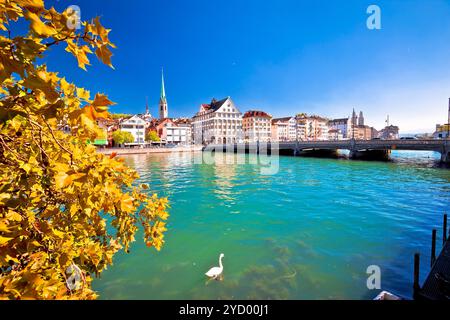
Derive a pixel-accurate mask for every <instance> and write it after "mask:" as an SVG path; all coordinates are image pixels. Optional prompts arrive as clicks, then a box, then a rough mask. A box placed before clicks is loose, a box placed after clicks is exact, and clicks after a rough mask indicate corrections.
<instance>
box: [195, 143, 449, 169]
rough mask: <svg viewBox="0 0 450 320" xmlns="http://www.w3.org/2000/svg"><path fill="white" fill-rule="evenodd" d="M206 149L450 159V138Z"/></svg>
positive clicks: (211, 146)
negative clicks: (427, 154)
mask: <svg viewBox="0 0 450 320" xmlns="http://www.w3.org/2000/svg"><path fill="white" fill-rule="evenodd" d="M203 150H204V151H208V150H210V151H212V150H222V151H225V150H233V151H234V152H239V151H244V152H250V153H266V152H268V153H270V152H271V151H272V152H273V151H274V150H276V151H278V152H279V153H282V154H293V155H300V154H304V153H312V154H313V153H314V152H325V153H326V152H335V151H336V150H349V151H350V158H361V157H369V158H370V157H372V156H374V157H375V158H378V157H384V158H386V157H388V156H389V154H390V152H391V150H417V151H435V152H439V153H440V154H441V161H442V162H446V163H450V140H412V139H411V140H341V141H292V142H277V143H270V142H269V143H263V142H261V143H245V144H224V145H208V146H206V147H204V149H203Z"/></svg>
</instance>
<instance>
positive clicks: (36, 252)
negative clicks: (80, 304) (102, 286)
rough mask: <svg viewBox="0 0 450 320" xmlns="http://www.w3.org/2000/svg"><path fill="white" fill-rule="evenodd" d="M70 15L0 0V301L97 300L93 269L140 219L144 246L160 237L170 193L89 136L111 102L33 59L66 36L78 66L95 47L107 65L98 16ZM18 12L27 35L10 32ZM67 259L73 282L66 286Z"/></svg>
mask: <svg viewBox="0 0 450 320" xmlns="http://www.w3.org/2000/svg"><path fill="white" fill-rule="evenodd" d="M69 18H70V17H69V15H68V13H67V12H57V11H56V10H55V9H54V8H50V9H46V8H45V6H44V3H43V1H40V0H16V1H10V0H0V83H1V86H0V299H1V298H4V299H94V298H96V296H97V295H96V293H95V292H93V291H92V289H91V285H90V284H91V282H92V279H93V277H94V276H95V275H99V274H100V273H101V272H102V271H103V270H105V269H106V268H107V266H108V265H111V264H112V263H113V256H114V254H115V253H116V252H117V251H118V250H121V249H124V250H129V248H130V245H131V243H132V242H133V241H134V240H135V235H136V232H137V230H138V226H139V225H140V226H141V227H142V229H143V231H144V232H143V233H144V241H145V243H146V244H147V245H148V246H149V247H152V248H155V249H157V250H160V249H161V247H162V245H163V243H164V233H165V232H166V230H167V228H166V223H165V221H166V219H167V218H168V213H167V209H168V207H169V206H168V201H167V199H165V198H159V197H158V196H157V195H154V194H151V195H149V194H148V192H149V190H148V189H149V187H148V186H147V185H141V186H136V185H135V184H134V182H135V180H136V179H137V178H138V174H137V173H136V172H135V171H134V170H132V169H130V168H128V167H127V166H126V165H125V164H124V163H123V161H122V160H121V159H116V158H115V157H114V156H111V157H107V156H104V155H102V154H99V153H97V152H96V149H95V147H93V146H92V145H89V144H88V141H92V139H96V138H97V137H100V136H102V135H103V134H104V132H103V131H102V130H100V129H99V128H98V126H97V123H96V121H97V119H98V118H100V117H101V118H107V117H109V113H108V107H109V106H111V105H112V104H113V102H111V101H110V100H109V99H108V98H107V96H106V95H104V94H101V93H97V94H95V95H93V96H91V93H90V92H89V91H88V90H86V89H84V88H79V87H77V86H76V85H75V84H73V83H70V82H69V81H68V80H67V79H65V78H63V77H61V76H60V75H59V74H58V73H57V72H52V71H49V70H47V67H46V66H45V65H38V64H37V61H38V60H37V59H38V58H42V57H46V55H44V53H47V50H48V49H49V48H51V47H52V46H53V45H55V44H57V43H65V45H66V48H67V51H69V52H70V53H71V54H73V55H74V56H75V57H76V59H77V62H78V66H79V67H80V68H82V69H85V68H86V66H88V65H89V64H90V62H89V58H88V57H89V55H93V54H95V55H96V56H97V58H98V59H99V60H100V61H102V62H103V63H105V64H107V65H109V66H112V64H111V52H110V48H114V45H113V44H112V43H111V42H110V40H109V32H110V30H109V29H106V28H104V27H103V26H102V25H101V24H100V22H99V19H98V18H96V19H94V20H92V21H91V22H83V23H82V24H81V25H82V28H81V29H80V30H74V29H71V28H68V26H67V20H68V19H69ZM20 19H25V20H27V21H29V30H28V33H27V34H25V35H23V36H15V37H14V38H10V37H9V30H10V28H12V27H13V24H14V21H17V20H20ZM64 128H70V131H71V133H70V134H67V133H65V132H64V131H63V130H62V129H64ZM73 266H75V267H74V268H77V270H78V268H79V270H80V271H81V273H82V276H83V277H82V278H83V283H82V285H81V286H79V287H77V289H73V288H72V289H71V288H70V287H69V286H68V285H67V277H68V272H67V270H68V268H70V267H73Z"/></svg>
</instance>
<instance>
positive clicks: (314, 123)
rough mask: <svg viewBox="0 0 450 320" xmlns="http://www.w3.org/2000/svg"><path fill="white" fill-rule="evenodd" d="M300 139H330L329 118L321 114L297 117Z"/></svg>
mask: <svg viewBox="0 0 450 320" xmlns="http://www.w3.org/2000/svg"><path fill="white" fill-rule="evenodd" d="M297 130H298V140H302V141H324V140H328V138H329V137H328V119H325V118H322V117H319V116H306V115H305V116H302V117H298V118H297Z"/></svg>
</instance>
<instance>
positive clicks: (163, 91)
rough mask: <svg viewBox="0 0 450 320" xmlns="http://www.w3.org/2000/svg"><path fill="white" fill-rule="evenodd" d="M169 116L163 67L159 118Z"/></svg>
mask: <svg viewBox="0 0 450 320" xmlns="http://www.w3.org/2000/svg"><path fill="white" fill-rule="evenodd" d="M168 117H169V111H168V106H167V98H166V88H165V86H164V69H161V97H160V99H159V118H160V119H161V120H162V119H165V118H168Z"/></svg>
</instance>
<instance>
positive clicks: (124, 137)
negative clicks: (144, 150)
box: [112, 130, 134, 144]
mask: <svg viewBox="0 0 450 320" xmlns="http://www.w3.org/2000/svg"><path fill="white" fill-rule="evenodd" d="M112 138H113V140H114V143H115V144H124V143H132V142H134V137H133V135H132V134H131V132H128V131H121V130H117V131H114V132H113V134H112Z"/></svg>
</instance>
